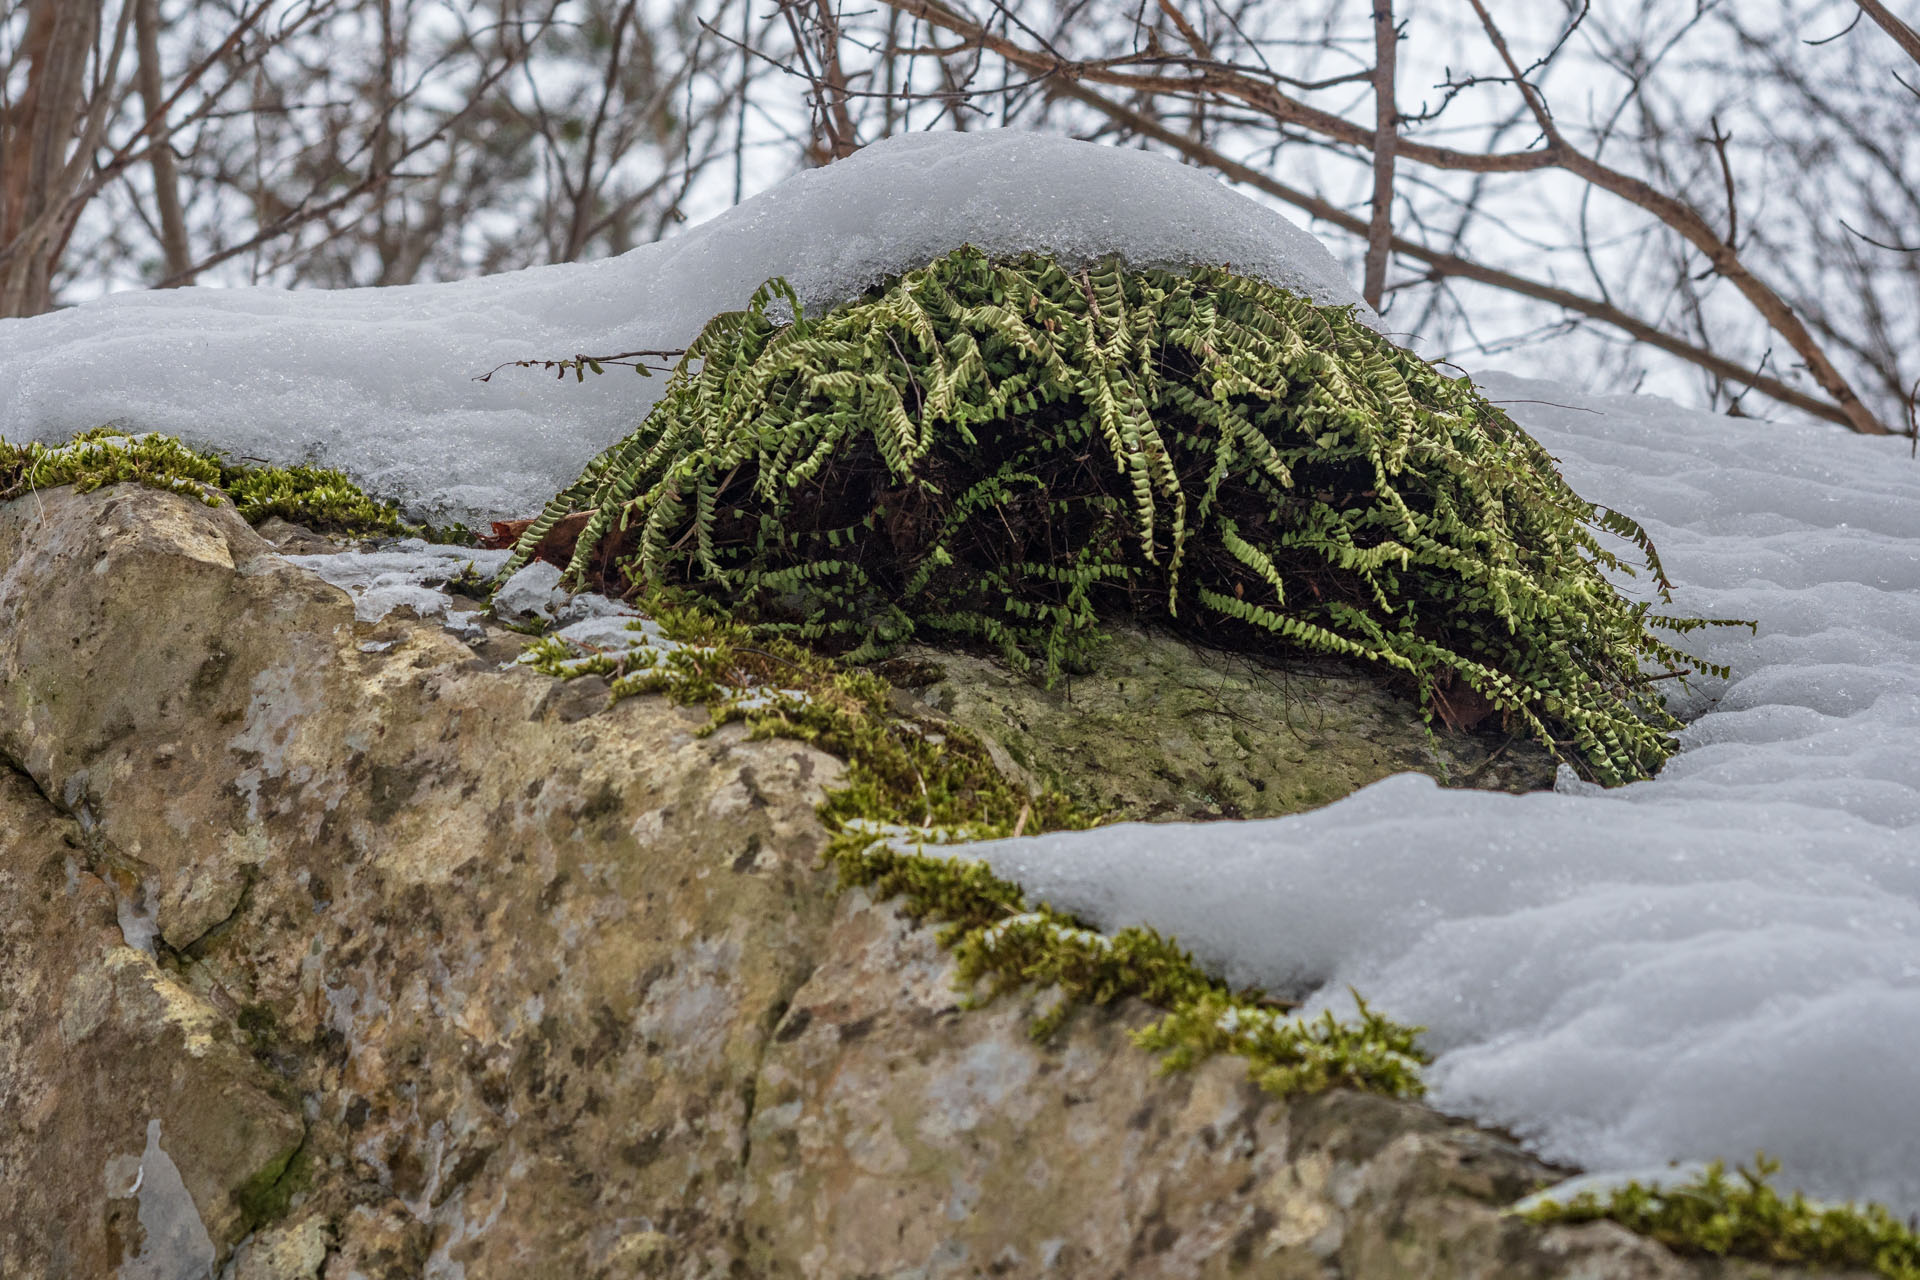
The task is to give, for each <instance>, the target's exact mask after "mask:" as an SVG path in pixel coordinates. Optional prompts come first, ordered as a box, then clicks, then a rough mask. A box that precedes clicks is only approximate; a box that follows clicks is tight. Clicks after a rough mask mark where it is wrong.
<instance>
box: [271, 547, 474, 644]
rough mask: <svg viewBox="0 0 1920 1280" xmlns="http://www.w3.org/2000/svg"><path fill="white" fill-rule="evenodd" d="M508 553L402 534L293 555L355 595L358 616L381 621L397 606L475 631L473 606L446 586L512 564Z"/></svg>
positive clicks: (449, 625)
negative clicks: (459, 603)
mask: <svg viewBox="0 0 1920 1280" xmlns="http://www.w3.org/2000/svg"><path fill="white" fill-rule="evenodd" d="M508 554H509V553H508V552H505V551H485V550H479V549H476V548H473V547H455V546H445V545H442V544H439V543H430V542H427V541H426V540H425V539H422V538H401V539H399V540H397V541H395V542H392V543H387V544H382V545H379V546H363V547H353V548H350V549H348V550H346V551H337V552H330V553H327V554H323V555H309V556H288V557H287V559H288V560H289V561H291V562H292V563H294V564H297V565H299V566H301V567H302V568H304V569H310V570H312V571H313V572H314V573H317V574H319V575H320V577H321V578H322V579H324V580H325V581H327V582H330V583H332V584H333V585H334V586H336V587H339V588H341V589H342V590H344V591H345V592H346V593H347V594H348V595H350V596H352V597H353V616H354V617H355V618H357V619H358V620H359V621H361V622H378V621H380V620H381V619H382V618H385V617H386V616H387V615H388V614H390V613H392V612H393V611H394V610H395V609H400V608H408V609H412V610H413V612H414V615H415V616H416V617H419V618H440V619H442V620H443V621H444V622H445V624H446V626H447V629H448V630H450V631H453V632H455V633H457V634H460V635H474V634H478V632H479V624H478V623H477V622H475V621H474V619H473V613H474V611H473V610H459V609H456V608H455V607H454V600H453V597H452V596H450V595H448V594H447V592H446V591H445V590H443V589H442V588H443V587H444V586H445V585H446V583H447V582H448V581H450V580H451V579H454V578H457V577H459V576H460V575H461V574H463V573H468V572H471V573H473V574H475V575H476V576H478V577H482V578H485V577H490V576H492V575H493V574H495V573H498V572H499V571H500V570H501V569H502V568H504V567H505V565H506V563H507V556H508Z"/></svg>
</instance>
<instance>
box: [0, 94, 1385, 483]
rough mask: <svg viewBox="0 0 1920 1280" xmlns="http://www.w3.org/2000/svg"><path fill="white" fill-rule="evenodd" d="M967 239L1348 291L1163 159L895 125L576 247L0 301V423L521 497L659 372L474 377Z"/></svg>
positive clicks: (1290, 240) (636, 402)
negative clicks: (35, 307) (490, 260)
mask: <svg viewBox="0 0 1920 1280" xmlns="http://www.w3.org/2000/svg"><path fill="white" fill-rule="evenodd" d="M1035 175H1044V176H1045V180H1044V181H1036V180H1035ZM969 241H970V242H971V243H973V244H975V245H977V246H979V247H980V248H982V249H985V250H987V251H988V252H990V253H995V254H1011V253H1020V252H1027V251H1044V252H1051V253H1055V254H1057V255H1058V256H1060V257H1062V258H1063V259H1065V260H1067V261H1070V262H1078V261H1084V260H1090V259H1093V258H1097V257H1099V256H1101V255H1102V254H1104V253H1108V252H1117V253H1120V254H1123V255H1124V256H1125V257H1126V258H1127V259H1128V261H1130V262H1132V263H1133V264H1135V265H1137V266H1149V265H1190V264H1193V263H1197V262H1225V263H1230V264H1232V265H1233V267H1234V268H1235V269H1236V270H1239V271H1241V272H1242V273H1244V274H1249V275H1255V276H1261V277H1264V278H1266V279H1269V280H1271V281H1272V282H1273V283H1275V284H1279V285H1282V286H1285V287H1288V288H1292V289H1296V290H1298V291H1301V292H1305V293H1308V294H1311V295H1312V296H1313V297H1315V298H1317V299H1319V300H1321V301H1324V302H1337V303H1353V304H1355V305H1358V306H1360V307H1361V309H1362V310H1363V311H1364V310H1365V307H1364V304H1362V303H1361V302H1360V299H1359V296H1358V295H1357V294H1355V293H1354V292H1353V289H1352V286H1351V285H1349V284H1348V283H1347V281H1346V278H1345V277H1344V276H1343V275H1342V274H1341V272H1340V268H1339V266H1338V265H1337V264H1336V263H1335V262H1334V260H1333V257H1332V255H1330V254H1329V253H1328V252H1327V251H1326V249H1325V248H1324V247H1323V246H1322V245H1321V244H1320V243H1319V241H1317V240H1315V239H1314V238H1313V237H1312V236H1311V235H1309V234H1308V233H1306V232H1305V231H1302V230H1301V229H1300V228H1298V227H1296V226H1295V225H1294V224H1293V223H1291V222H1289V221H1287V220H1286V218H1284V217H1282V216H1281V215H1280V214H1278V213H1276V212H1274V211H1272V210H1270V209H1267V208H1265V207H1264V206H1262V205H1259V204H1256V203H1255V202H1253V201H1251V200H1249V199H1247V198H1246V197H1245V196H1242V195H1240V194H1238V193H1237V192H1234V191H1232V190H1230V189H1228V188H1227V187H1225V186H1224V185H1222V184H1221V183H1219V182H1218V181H1216V180H1215V179H1213V178H1211V177H1209V176H1207V175H1206V174H1204V173H1202V172H1201V171H1199V170H1197V169H1193V168H1189V167H1186V166H1183V165H1180V164H1178V163H1176V162H1175V161H1173V160H1171V159H1169V158H1167V157H1164V156H1158V155H1150V154H1147V153H1145V152H1139V151H1129V150H1123V149H1120V148H1114V147H1104V146H1096V145H1093V144H1091V143H1081V142H1074V141H1072V140H1070V139H1064V138H1058V137H1052V136H1047V135H1041V134H1026V133H1018V132H992V131H989V132H981V133H970V134H944V133H943V134H907V135H901V136H898V137H895V138H891V139H888V140H887V141H884V142H880V143H877V144H875V145H874V146H872V147H869V148H867V149H866V150H864V151H861V152H860V153H858V154H857V155H855V156H852V157H850V158H849V159H846V160H842V161H840V162H838V163H836V164H833V165H830V166H828V167H827V168H824V169H816V170H811V171H809V172H806V173H802V174H800V175H798V176H797V177H795V178H793V179H791V180H789V181H787V182H785V183H782V184H781V185H779V186H778V187H775V188H774V189H772V190H770V191H768V192H766V193H764V194H762V195H760V196H757V197H755V198H754V199H752V200H748V201H746V202H745V203H743V204H741V205H739V206H738V207H737V208H734V209H731V210H729V211H728V212H726V213H724V214H722V215H720V216H719V217H717V218H714V219H712V220H711V221H709V222H706V223H703V224H701V225H700V226H698V227H696V228H693V229H692V230H690V231H687V232H686V233H684V234H682V235H679V236H677V237H675V238H673V239H671V240H666V241H662V242H659V243H657V244H650V245H645V246H643V247H641V248H638V249H635V250H633V251H632V252H629V253H626V254H623V255H621V256H620V257H617V258H612V259H608V260H606V261H602V262H593V263H578V264H568V265H563V266H553V267H542V268H538V269H535V270H531V271H521V272H514V273H510V274H506V275H500V276H491V277H486V278H482V279H475V280H463V281H457V282H453V283H447V284H430V285H405V286H399V287H394V288H385V289H352V290H342V291H339V292H335V293H314V292H286V291H282V290H274V289H183V290H174V291H168V292H157V293H122V294H115V295H112V296H110V297H108V298H105V299H102V300H100V301H98V302H92V303H88V304H86V305H83V306H79V307H75V308H72V309H71V310H68V311H62V312H57V313H54V314H52V315H48V316H41V317H36V318H34V319H30V320H0V436H5V437H7V438H9V439H12V440H42V441H57V440H63V439H65V438H66V437H67V436H69V435H71V434H72V433H73V432H75V431H78V430H84V429H86V428H89V427H96V426H99V425H101V424H103V423H106V422H122V423H125V424H127V425H128V426H129V427H131V428H133V429H137V430H153V431H164V432H167V433H170V434H173V435H177V436H180V437H181V438H183V439H185V440H187V441H188V443H190V444H214V445H218V446H220V447H223V448H225V449H227V450H229V451H231V452H233V453H236V454H244V455H251V456H254V457H264V458H272V459H275V460H279V461H291V462H303V461H313V462H318V463H321V464H323V465H326V466H334V467H339V468H341V469H342V470H345V471H347V472H348V473H349V474H351V475H353V476H354V477H355V478H356V479H357V480H359V481H361V482H362V483H363V484H365V485H367V486H368V487H369V488H373V489H376V490H378V491H380V492H381V493H383V494H387V495H390V496H397V497H401V498H403V499H406V500H407V501H408V502H409V503H410V504H412V505H413V506H414V507H415V509H417V510H419V511H420V512H421V513H422V514H425V515H432V516H435V517H438V518H448V517H453V518H462V519H475V518H487V517H493V516H502V515H526V514H530V513H531V512H533V511H536V510H538V509H539V506H540V504H541V503H542V502H544V501H545V500H546V499H547V498H548V497H550V496H552V494H553V493H554V492H555V491H556V490H558V489H559V488H560V487H561V486H563V485H565V484H566V483H568V482H569V481H571V480H572V479H573V478H574V477H575V476H576V475H578V474H579V471H580V467H581V464H582V463H583V462H584V460H585V459H587V458H588V457H590V456H592V455H593V454H595V453H598V452H599V451H600V450H601V449H603V448H605V447H606V446H607V445H609V444H612V443H613V442H614V441H615V440H618V439H619V438H620V437H622V436H624V435H625V434H627V432H628V431H630V430H632V428H633V427H634V425H635V424H636V423H638V422H639V420H640V419H641V418H642V417H644V416H645V413H646V410H647V408H648V406H650V405H651V404H652V402H653V399H654V397H656V396H657V395H658V394H659V392H660V389H661V387H662V386H663V385H664V382H665V379H664V378H662V377H660V376H657V375H656V376H655V377H653V378H651V379H649V380H647V381H641V380H640V379H638V378H637V377H635V376H634V375H633V374H632V373H629V372H627V371H626V370H624V369H613V370H609V372H608V373H607V374H606V375H604V376H602V377H593V376H591V375H589V376H588V377H587V378H586V380H585V381H584V382H576V381H575V380H574V379H573V378H572V377H568V378H566V379H565V380H564V381H561V380H557V379H556V378H554V376H553V375H552V374H549V373H541V372H539V371H537V370H530V369H512V368H509V369H502V370H501V371H500V372H498V373H496V374H494V376H493V377H492V379H491V380H490V381H487V382H479V381H476V377H477V376H478V375H480V374H483V373H485V372H487V371H488V370H490V369H492V368H494V367H495V366H497V365H499V364H501V363H502V362H504V361H512V360H522V359H529V358H567V357H571V356H573V355H575V354H578V353H582V352H584V353H587V354H592V355H606V354H612V353H615V352H624V351H635V350H640V349H657V350H672V349H678V348H680V347H683V346H685V345H686V343H687V342H688V341H690V340H691V339H692V338H693V336H694V335H695V334H696V333H698V332H699V330H700V327H701V326H702V325H704V324H705V323H706V322H707V320H709V319H710V318H712V317H713V316H714V315H715V314H716V313H718V312H721V311H727V310H732V309H736V308H739V307H742V306H744V305H746V302H747V299H748V298H749V297H750V296H751V295H752V293H753V291H754V290H755V289H756V288H758V287H759V285H760V284H761V282H762V281H764V280H766V279H768V278H769V277H772V276H776V275H785V276H786V277H787V278H788V280H789V281H790V282H791V283H792V284H793V286H794V287H795V289H796V290H797V291H798V293H799V294H800V296H801V298H802V300H803V301H804V302H806V303H807V304H809V305H822V304H826V303H830V302H835V301H839V300H842V299H845V298H848V297H852V296H856V295H858V294H859V293H860V292H862V291H863V290H865V289H866V288H867V287H868V286H870V285H872V284H874V283H876V282H878V281H879V280H880V279H881V278H882V277H884V276H886V275H888V274H889V273H897V272H900V271H904V270H908V269H910V268H914V267H919V266H924V265H925V264H926V263H927V262H928V261H930V260H931V259H933V258H935V257H938V256H939V255H940V254H942V253H944V252H946V251H947V250H950V249H952V248H954V247H956V246H958V245H959V244H961V243H962V242H969ZM1368 314H1369V315H1370V314H1371V313H1368ZM669 363H670V362H669Z"/></svg>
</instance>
